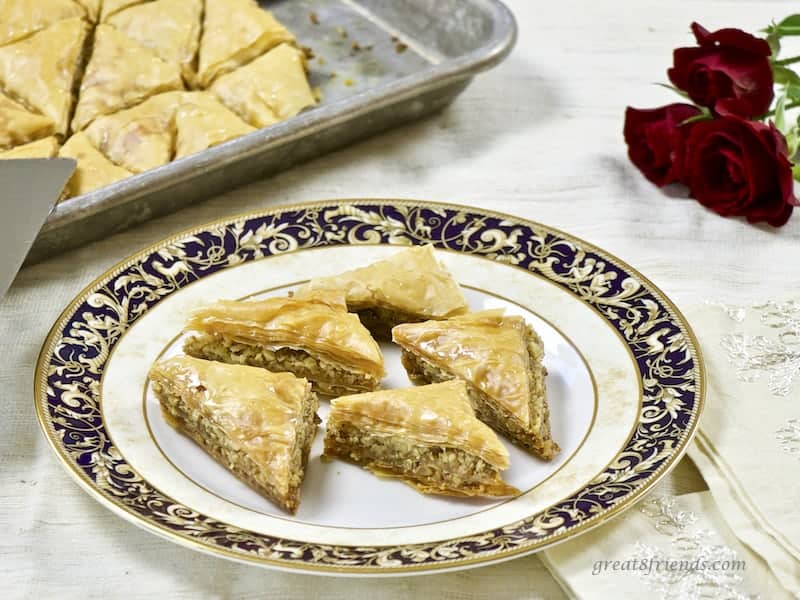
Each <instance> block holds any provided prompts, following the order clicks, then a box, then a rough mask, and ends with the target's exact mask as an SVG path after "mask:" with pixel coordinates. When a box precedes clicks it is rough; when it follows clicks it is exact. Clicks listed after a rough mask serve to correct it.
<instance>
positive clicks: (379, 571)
mask: <svg viewBox="0 0 800 600" xmlns="http://www.w3.org/2000/svg"><path fill="white" fill-rule="evenodd" d="M334 203H338V204H339V205H358V204H370V203H372V204H376V205H383V206H396V205H398V204H399V205H405V206H408V207H411V208H414V207H428V208H431V207H442V208H446V209H447V208H449V209H457V210H466V211H476V212H479V213H480V214H482V215H485V216H489V217H495V218H499V219H509V220H511V221H516V222H519V223H521V224H524V225H526V226H529V227H541V228H543V229H545V230H547V231H549V232H552V233H555V234H557V235H558V236H560V237H561V238H562V239H564V240H567V241H571V242H576V243H578V244H580V245H581V246H582V247H583V248H585V249H587V250H591V251H593V252H595V253H598V254H599V255H601V256H605V257H608V258H610V259H612V260H613V261H615V263H616V264H618V265H620V266H622V267H623V268H624V269H625V270H626V272H627V273H628V274H630V275H633V276H635V277H636V278H638V279H639V280H640V281H641V282H642V283H644V284H645V285H646V286H648V287H649V288H650V290H651V291H652V292H653V293H655V294H657V295H658V296H659V299H660V300H661V301H662V302H663V303H664V304H665V305H666V306H667V307H668V308H669V309H670V310H671V311H672V312H673V313H674V315H675V316H676V317H677V319H678V321H679V323H680V325H681V326H682V328H683V329H684V333H685V334H686V336H687V337H688V339H689V340H690V341H691V343H692V346H693V350H694V356H693V358H694V359H695V361H696V363H697V367H696V368H697V374H698V376H697V381H698V390H697V393H696V396H695V398H696V401H697V408H696V410H695V412H694V414H693V419H692V420H691V421H690V422H689V423H688V424H687V430H688V432H687V434H686V436H685V437H684V439H683V441H682V444H681V445H680V446H679V447H677V448H675V449H674V450H673V451H672V452H671V454H670V455H669V457H668V458H666V459H665V462H664V464H663V465H662V466H661V467H660V468H659V470H658V471H657V472H655V473H653V474H651V475H650V477H649V478H648V479H647V480H646V481H645V482H644V483H642V484H641V486H639V487H637V488H636V489H635V490H634V491H633V493H632V494H631V495H630V496H628V497H627V498H625V500H624V501H623V502H620V503H619V504H617V505H615V506H613V507H612V508H611V509H607V510H605V511H604V512H603V513H601V514H600V515H598V516H593V517H589V518H588V519H587V520H584V521H583V522H581V523H579V524H578V525H576V526H575V527H573V528H571V529H568V530H566V531H562V532H561V533H556V534H553V535H552V536H549V537H547V538H545V539H544V540H541V541H540V542H538V543H535V544H533V545H532V547H521V548H515V549H512V550H506V551H498V552H495V553H492V554H491V555H482V556H476V557H472V558H464V559H460V560H458V561H457V562H447V563H443V564H442V563H439V564H426V565H402V566H399V567H375V566H368V567H345V566H334V565H321V564H302V563H288V562H286V561H282V560H275V559H269V558H264V557H256V556H250V555H244V554H241V553H236V552H233V551H231V550H229V549H227V548H221V547H210V546H208V545H205V544H203V543H201V542H199V541H197V540H194V539H190V538H186V537H183V536H180V535H178V534H176V533H174V532H172V531H170V530H168V529H166V528H165V527H162V526H160V525H158V524H155V523H152V522H150V521H147V520H145V519H143V518H141V517H139V516H138V515H136V513H135V512H134V511H133V510H130V509H126V508H125V507H122V506H120V505H117V504H116V503H114V502H113V501H111V500H110V499H109V498H107V497H106V496H105V495H104V494H103V493H102V492H101V491H100V490H98V489H97V488H96V487H94V486H92V485H91V484H90V483H89V482H87V481H86V480H85V474H84V473H83V472H82V471H79V469H78V468H77V467H76V466H75V465H74V464H73V463H72V462H71V461H69V460H68V459H67V458H66V457H65V456H64V455H63V454H62V449H61V448H60V447H59V446H57V445H56V443H55V441H54V439H53V437H52V436H51V435H50V433H49V430H48V423H47V416H46V415H45V413H44V411H43V403H42V402H40V401H39V399H40V397H41V395H42V384H43V382H45V383H46V381H45V380H46V373H45V367H46V363H45V357H46V355H47V354H48V352H49V351H50V347H51V346H52V342H53V338H54V337H56V336H58V335H60V333H59V330H58V325H59V324H60V323H61V322H62V321H63V320H64V319H65V318H66V317H67V316H68V314H70V313H71V312H74V309H75V308H76V307H77V306H79V305H80V303H81V302H83V300H84V298H85V296H86V295H87V294H88V293H89V292H91V291H92V289H93V288H95V286H96V285H97V284H98V283H100V282H101V281H102V280H104V279H106V278H108V277H113V276H114V275H116V274H118V273H119V272H121V271H123V270H125V269H127V268H128V267H129V266H131V265H133V264H135V263H137V262H140V261H141V259H142V258H145V257H147V256H149V255H151V254H152V253H153V252H154V251H156V250H157V249H158V248H161V247H164V246H166V245H169V244H171V243H174V242H176V241H179V240H181V239H183V238H185V237H188V236H191V235H194V234H196V233H200V232H203V231H205V230H207V229H209V228H212V227H214V226H216V225H224V224H228V223H231V222H238V221H246V220H248V219H254V218H258V217H263V216H267V215H271V214H279V213H282V212H286V211H292V210H303V209H313V208H320V207H325V206H332V205H333V204H334ZM364 245H369V244H364ZM297 251H302V249H299V250H297ZM589 306H590V308H591V309H592V310H594V311H596V312H597V308H596V307H594V306H591V305H589ZM615 332H616V331H615ZM616 333H618V332H616ZM626 348H628V349H629V347H628V346H626ZM33 376H34V381H33V399H34V404H35V409H36V416H37V421H38V423H39V426H40V430H41V432H42V434H43V435H44V437H45V438H46V440H47V442H48V445H49V446H50V448H51V449H52V450H53V452H54V453H55V455H56V457H57V459H58V461H59V462H60V463H61V464H62V466H63V467H64V468H65V470H66V471H67V472H68V473H69V474H70V476H71V477H72V478H73V479H74V480H75V481H76V482H77V483H78V484H79V486H80V487H81V488H82V489H83V490H84V491H85V492H87V493H88V494H89V495H90V496H91V497H92V498H94V499H95V500H96V501H98V502H99V503H100V504H101V505H102V506H104V507H106V508H108V509H109V510H111V511H112V512H113V513H115V514H117V515H118V516H120V517H122V518H123V519H124V520H126V521H128V522H130V523H133V524H134V525H136V526H138V527H140V528H141V529H144V530H146V531H149V532H151V533H155V534H156V535H158V536H159V537H162V538H165V539H168V540H170V541H172V542H174V543H177V544H179V545H181V546H184V547H188V548H190V549H193V550H197V551H201V552H203V553H205V554H209V555H213V556H217V557H223V558H226V559H228V560H233V561H236V562H240V563H244V564H251V565H257V566H260V567H264V568H271V569H276V570H281V571H285V572H294V573H305V574H313V575H329V576H346V577H366V578H371V577H393V576H394V577H396V576H398V575H424V574H434V573H443V572H451V571H458V570H463V569H468V568H474V567H475V566H484V565H489V564H495V563H499V562H504V561H506V560H512V559H514V558H518V557H521V556H526V555H530V554H535V553H537V552H540V551H541V550H544V549H547V548H550V547H552V546H555V545H557V544H559V543H562V542H565V541H567V540H569V539H573V538H575V537H577V536H580V535H581V534H583V533H585V532H587V531H590V530H592V529H594V528H595V527H598V526H600V525H603V524H606V523H607V522H609V521H610V520H612V519H613V518H615V517H617V516H619V515H620V514H622V513H624V512H625V511H626V510H628V509H629V508H631V507H632V506H633V505H634V504H636V502H638V501H639V500H641V498H642V497H643V496H645V495H647V493H649V492H650V491H651V490H652V489H653V488H654V487H655V486H656V485H657V484H658V483H659V482H660V481H661V480H662V479H663V478H664V477H665V476H666V475H667V474H668V473H669V472H671V471H672V470H673V469H674V468H675V467H676V466H677V464H678V462H680V460H681V459H682V458H683V456H684V455H685V454H686V451H687V450H688V447H689V445H690V444H691V443H692V441H693V440H694V437H695V436H696V435H697V434H698V431H699V423H700V419H701V417H702V414H703V411H704V408H705V404H706V397H707V384H706V379H707V378H706V366H705V360H704V358H703V353H702V348H701V346H700V342H699V340H698V339H697V337H696V335H695V333H694V330H693V329H692V327H691V325H690V324H689V321H688V320H687V319H686V317H685V315H684V314H683V313H682V312H681V310H680V309H679V308H678V307H677V306H676V305H675V303H674V302H673V301H672V300H671V299H670V298H669V296H667V295H666V294H665V293H664V292H663V291H662V290H661V288H659V287H658V286H656V285H655V284H654V283H653V282H652V281H651V280H650V279H649V278H647V277H645V276H644V275H642V274H641V273H640V272H639V271H638V270H637V269H636V268H634V267H632V266H631V265H630V264H629V263H627V262H626V261H624V260H622V259H620V258H619V257H617V256H616V255H614V254H612V253H610V252H608V251H606V250H603V249H602V248H600V247H599V246H596V245H594V244H592V243H590V242H586V241H585V240H583V239H582V238H580V237H578V236H575V235H573V234H570V233H567V232H565V231H563V230H561V229H558V228H555V227H552V226H549V225H546V224H543V223H540V222H538V221H533V220H530V219H526V218H523V217H518V216H515V215H512V214H509V213H504V212H499V211H494V210H490V209H485V208H482V207H479V206H468V205H462V204H456V203H449V202H440V201H435V200H417V199H411V198H397V199H395V198H386V197H379V198H370V197H362V198H332V199H328V200H314V201H308V202H299V203H291V204H282V205H279V206H275V207H272V208H269V209H261V210H254V211H247V212H245V213H239V214H232V215H229V216H227V217H221V218H218V219H214V220H212V221H209V222H206V223H203V224H201V225H195V226H192V227H188V228H185V229H182V230H180V231H178V232H176V233H175V234H173V235H170V236H167V237H165V238H163V239H161V240H158V241H157V242H155V243H153V244H149V245H147V246H146V247H144V248H142V249H141V250H139V251H137V252H134V253H132V254H131V255H129V256H127V257H126V258H124V259H122V260H121V261H119V262H117V263H116V264H114V265H112V266H111V267H109V268H108V269H106V270H105V271H104V272H103V273H102V274H100V275H99V276H98V277H96V278H94V279H93V280H92V281H91V282H90V283H88V284H87V285H86V286H85V287H84V288H83V289H81V290H80V292H78V293H77V294H76V295H75V296H74V298H73V299H72V300H70V301H69V303H68V304H67V306H66V307H65V308H64V310H63V311H61V313H60V314H59V315H58V317H57V318H56V319H55V321H54V323H53V325H52V327H51V328H50V330H49V332H48V334H47V336H46V338H45V340H44V342H43V344H42V347H41V350H40V352H39V355H38V358H37V361H36V366H35V369H34V373H33ZM634 429H635V427H634ZM629 435H630V434H629ZM582 485H584V484H582Z"/></svg>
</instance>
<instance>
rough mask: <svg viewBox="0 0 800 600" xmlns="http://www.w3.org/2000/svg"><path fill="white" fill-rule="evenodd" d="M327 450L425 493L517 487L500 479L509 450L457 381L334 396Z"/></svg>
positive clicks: (505, 491)
mask: <svg viewBox="0 0 800 600" xmlns="http://www.w3.org/2000/svg"><path fill="white" fill-rule="evenodd" d="M325 456H328V457H337V458H341V459H343V460H347V461H350V462H354V463H356V464H358V465H362V466H364V467H366V468H367V469H369V470H370V471H372V472H374V473H375V474H376V475H382V476H389V477H397V478H400V479H402V480H404V481H406V482H408V483H410V484H411V485H413V486H414V487H416V488H417V489H418V490H419V491H421V492H425V493H434V494H445V495H452V496H512V495H516V494H518V493H519V491H518V490H517V489H516V488H514V487H513V486H510V485H508V484H507V483H505V482H504V481H503V480H502V479H501V477H500V472H501V471H504V470H506V469H508V467H509V464H510V462H509V455H508V451H507V450H506V448H505V447H504V446H503V444H502V443H500V440H498V439H497V436H496V435H495V433H494V432H493V431H492V430H491V429H490V428H489V427H487V426H486V425H484V424H483V423H482V422H481V421H479V420H478V419H477V417H476V416H475V413H474V412H473V409H472V406H471V404H470V401H469V398H468V396H467V389H466V386H465V384H464V382H462V381H449V382H446V383H439V384H432V385H426V386H422V387H416V388H406V389H396V390H381V391H378V392H371V393H367V394H358V395H354V396H342V397H340V398H336V399H334V400H333V401H331V412H330V415H329V417H328V420H327V423H326V433H325Z"/></svg>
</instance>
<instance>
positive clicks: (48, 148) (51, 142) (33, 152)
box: [0, 136, 58, 160]
mask: <svg viewBox="0 0 800 600" xmlns="http://www.w3.org/2000/svg"><path fill="white" fill-rule="evenodd" d="M56 152H58V140H57V139H56V138H55V137H54V136H50V137H46V138H42V139H41V140H36V141H35V142H30V143H29V144H23V145H22V146H17V147H16V148H11V150H6V151H4V152H0V160H10V159H19V158H53V157H54V156H55V155H56Z"/></svg>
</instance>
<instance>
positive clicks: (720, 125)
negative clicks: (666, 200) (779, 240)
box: [682, 117, 798, 227]
mask: <svg viewBox="0 0 800 600" xmlns="http://www.w3.org/2000/svg"><path fill="white" fill-rule="evenodd" d="M786 153H787V148H786V139H785V138H784V137H783V135H782V134H781V133H780V131H778V130H777V128H776V127H775V126H774V125H773V124H772V123H770V124H769V125H765V124H764V123H758V122H755V121H746V120H744V119H740V118H738V117H720V118H717V119H714V120H712V121H700V122H698V123H695V124H694V126H693V127H692V129H691V131H690V132H689V136H688V138H687V140H686V144H685V145H684V154H683V156H682V162H683V180H684V183H685V184H686V185H687V186H688V187H689V193H690V195H691V196H692V197H693V198H695V199H696V200H698V201H699V202H700V203H701V204H702V205H704V206H706V207H708V208H710V209H711V210H713V211H715V212H717V213H719V214H720V215H722V216H732V215H736V216H744V217H747V220H748V221H750V222H751V223H756V222H760V221H765V222H767V223H769V224H770V225H772V226H774V227H780V226H781V225H783V224H784V223H786V221H788V220H789V217H790V216H791V214H792V210H793V207H794V206H798V202H797V198H795V195H794V180H793V178H792V163H791V162H789V158H788V157H787V156H786Z"/></svg>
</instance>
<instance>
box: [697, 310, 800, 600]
mask: <svg viewBox="0 0 800 600" xmlns="http://www.w3.org/2000/svg"><path fill="white" fill-rule="evenodd" d="M687 318H688V319H689V321H690V323H691V324H692V327H693V328H694V330H695V333H696V334H697V337H698V338H699V340H700V346H701V349H702V351H703V354H704V357H705V362H706V370H707V385H708V394H707V399H706V408H705V411H704V413H703V415H702V418H701V421H700V433H699V435H698V436H697V440H696V443H695V444H694V445H693V446H692V447H691V448H690V449H689V456H690V457H691V458H692V460H693V461H694V462H695V464H696V465H697V467H698V469H699V470H700V472H701V473H702V475H703V477H704V478H705V480H706V482H707V483H708V486H709V489H710V490H711V493H712V494H713V495H714V498H715V500H716V501H717V505H718V507H719V510H720V512H721V513H722V515H723V516H724V517H725V520H726V521H727V522H728V524H729V525H730V527H731V528H732V530H733V531H734V532H735V533H736V535H737V536H738V537H739V539H741V540H742V541H743V542H744V543H745V544H747V545H748V546H750V547H751V548H752V549H753V550H755V551H756V552H757V553H758V554H760V555H761V556H762V557H763V558H764V559H765V560H766V561H767V562H768V563H769V565H770V568H771V569H772V571H773V572H774V574H775V576H776V577H777V578H778V579H779V580H780V581H781V583H783V585H784V586H785V587H786V588H787V589H788V590H790V591H791V592H792V593H794V594H795V595H797V596H800V517H798V507H800V301H797V300H783V301H768V302H764V303H760V304H755V305H751V306H727V305H724V304H721V303H717V302H709V303H707V304H706V305H703V306H699V307H696V308H694V309H693V310H691V311H688V312H687Z"/></svg>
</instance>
